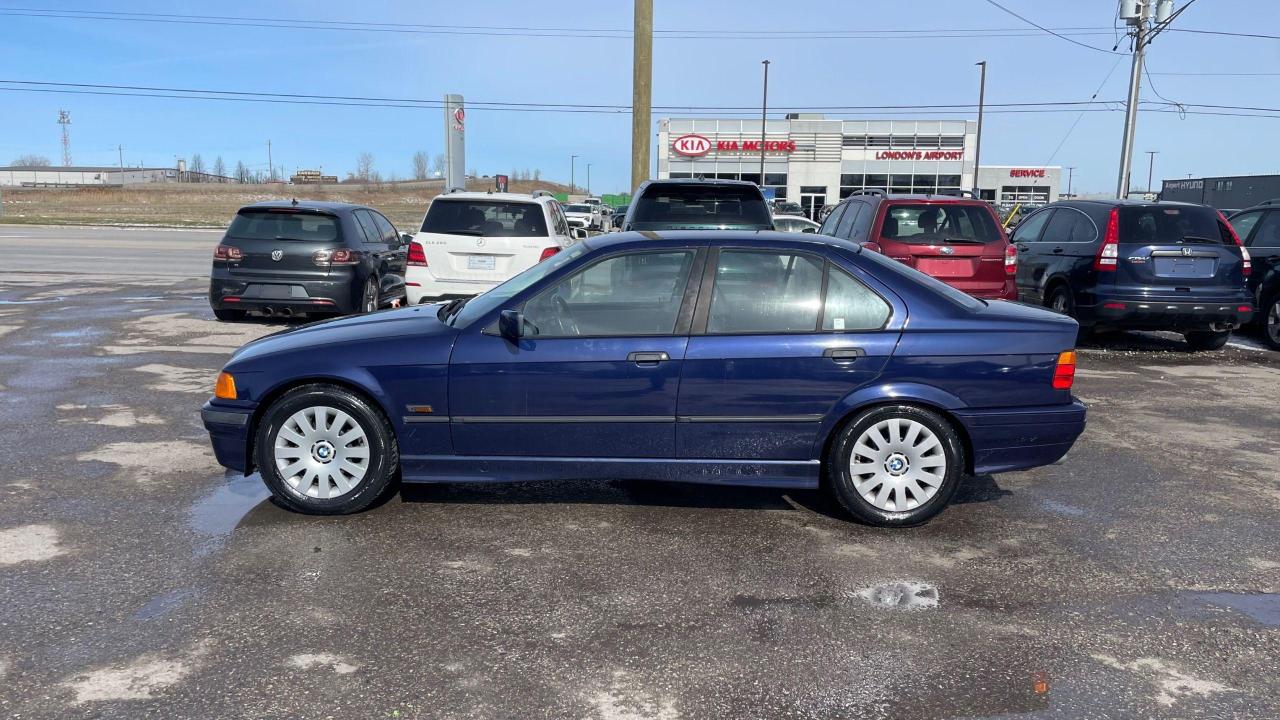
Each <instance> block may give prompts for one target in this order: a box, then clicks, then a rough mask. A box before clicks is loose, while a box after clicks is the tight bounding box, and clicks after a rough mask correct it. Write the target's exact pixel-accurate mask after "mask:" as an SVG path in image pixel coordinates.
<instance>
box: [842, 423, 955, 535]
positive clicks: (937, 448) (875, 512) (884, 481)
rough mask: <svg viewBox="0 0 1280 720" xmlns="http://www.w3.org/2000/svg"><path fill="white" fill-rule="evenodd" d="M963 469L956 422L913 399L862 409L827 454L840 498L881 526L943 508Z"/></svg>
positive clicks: (921, 518) (916, 520) (920, 518)
mask: <svg viewBox="0 0 1280 720" xmlns="http://www.w3.org/2000/svg"><path fill="white" fill-rule="evenodd" d="M963 470H964V446H963V445H962V444H961V442H960V437H959V436H958V435H957V434H956V431H955V429H954V428H953V427H952V426H951V423H949V422H948V421H947V420H946V419H945V418H943V417H942V416H940V415H938V414H937V413H935V412H933V411H931V410H926V409H924V408H920V407H916V406H914V405H888V406H880V407H874V408H870V409H867V410H864V411H863V412H861V413H859V414H858V415H857V416H856V417H854V418H853V419H852V420H851V421H850V422H848V423H847V424H845V426H844V428H843V429H841V430H840V434H839V436H837V438H836V441H835V442H833V443H832V444H831V449H830V451H829V452H828V454H827V458H826V472H827V480H828V482H829V483H830V488H831V491H832V492H833V494H834V495H835V497H836V499H837V500H838V501H839V502H840V504H841V505H843V506H844V508H845V509H846V510H848V511H849V512H850V513H851V514H853V515H854V517H856V518H858V519H859V520H862V521H863V522H866V523H869V524H872V525H879V526H882V527H905V526H910V525H919V524H920V523H923V522H925V521H926V520H928V519H929V518H932V517H933V516H934V515H937V514H938V513H940V512H942V510H943V508H945V507H946V506H947V503H949V502H950V501H951V496H952V495H954V494H955V491H956V488H957V487H958V486H959V484H960V478H961V475H962V473H963Z"/></svg>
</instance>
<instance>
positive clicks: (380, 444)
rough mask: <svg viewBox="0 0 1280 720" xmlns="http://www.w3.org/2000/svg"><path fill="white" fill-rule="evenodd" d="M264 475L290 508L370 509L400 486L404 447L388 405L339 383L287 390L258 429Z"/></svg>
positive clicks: (313, 510)
mask: <svg viewBox="0 0 1280 720" xmlns="http://www.w3.org/2000/svg"><path fill="white" fill-rule="evenodd" d="M256 450H257V461H258V468H259V471H260V472H261V474H262V479H263V481H264V482H265V483H266V484H267V487H268V488H270V490H271V492H272V493H273V494H274V495H275V497H276V500H277V501H278V502H279V503H280V504H281V505H284V506H285V507H287V508H289V509H291V510H296V511H298V512H302V513H307V514H311V515H341V514H345V513H353V512H359V511H361V510H364V509H365V508H367V507H369V506H370V505H372V504H373V503H375V502H377V500H378V499H379V498H381V497H382V496H383V494H384V493H386V492H389V491H390V490H391V489H392V488H394V486H395V478H396V473H397V469H398V467H399V449H398V446H397V444H396V438H395V433H394V431H393V430H392V428H391V423H390V422H388V421H387V418H386V416H385V415H383V413H382V411H381V410H379V409H378V408H377V407H375V406H374V405H373V404H371V403H370V402H369V401H367V400H365V399H364V398H363V397H361V396H359V395H357V394H356V393H353V392H351V391H350V390H347V389H346V388H342V387H338V386H335V385H320V384H317V385H306V386H302V387H299V388H295V389H293V390H290V391H289V392H287V393H285V394H284V395H283V396H281V397H280V399H278V400H276V401H275V402H274V403H272V404H271V406H270V407H269V408H268V409H267V411H266V413H265V414H264V415H263V418H262V422H261V423H260V424H259V427H258V434H257V445H256Z"/></svg>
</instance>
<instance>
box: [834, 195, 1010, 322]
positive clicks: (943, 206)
mask: <svg viewBox="0 0 1280 720" xmlns="http://www.w3.org/2000/svg"><path fill="white" fill-rule="evenodd" d="M819 232H821V233H822V234H824V235H832V236H834V237H841V238H844V239H846V240H850V241H852V242H856V243H859V244H860V245H862V246H863V247H864V248H866V249H868V250H873V251H875V252H880V253H884V254H885V255H888V256H889V257H891V258H893V259H894V260H897V261H899V262H902V263H904V264H906V265H909V266H911V267H913V268H915V269H916V270H919V271H920V272H923V273H925V274H927V275H932V276H933V277H935V278H937V279H939V280H941V281H943V282H945V283H947V284H948V285H950V286H952V287H954V288H956V289H957V290H962V291H964V292H966V293H968V294H970V295H973V296H975V297H980V298H987V299H993V300H1017V299H1018V287H1017V283H1016V281H1015V276H1016V274H1017V270H1018V253H1017V250H1016V249H1015V248H1014V247H1013V246H1012V245H1011V244H1009V239H1008V237H1006V236H1005V233H1004V228H1002V227H1001V225H1000V221H999V219H998V218H997V217H996V214H995V212H994V211H993V210H992V208H991V205H989V204H988V203H985V202H983V201H981V200H973V199H970V198H962V197H955V196H950V195H886V194H883V193H879V192H878V191H861V192H859V193H857V194H854V195H852V196H850V197H849V198H847V199H846V200H844V201H843V202H841V203H840V205H838V206H837V207H836V209H835V210H833V211H832V212H831V214H830V215H828V216H827V218H826V220H825V221H824V222H823V223H822V229H821V230H819Z"/></svg>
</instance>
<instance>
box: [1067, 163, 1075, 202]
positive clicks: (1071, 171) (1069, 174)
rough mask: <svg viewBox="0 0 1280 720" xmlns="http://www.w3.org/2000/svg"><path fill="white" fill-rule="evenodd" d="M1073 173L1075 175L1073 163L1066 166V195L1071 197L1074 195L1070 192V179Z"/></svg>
mask: <svg viewBox="0 0 1280 720" xmlns="http://www.w3.org/2000/svg"><path fill="white" fill-rule="evenodd" d="M1075 175H1076V166H1075V165H1072V166H1071V167H1069V168H1067V197H1071V198H1073V197H1075V195H1072V194H1071V180H1072V178H1074V177H1075Z"/></svg>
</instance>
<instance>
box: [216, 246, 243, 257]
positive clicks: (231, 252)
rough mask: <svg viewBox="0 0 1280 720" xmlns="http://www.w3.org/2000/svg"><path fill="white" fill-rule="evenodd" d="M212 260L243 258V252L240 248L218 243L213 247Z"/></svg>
mask: <svg viewBox="0 0 1280 720" xmlns="http://www.w3.org/2000/svg"><path fill="white" fill-rule="evenodd" d="M213 259H214V260H243V259H244V253H243V252H241V250H240V248H238V247H233V246H231V245H219V246H218V247H216V248H214V249H213Z"/></svg>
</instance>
